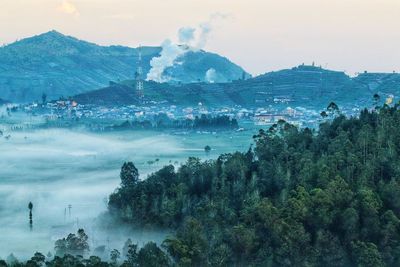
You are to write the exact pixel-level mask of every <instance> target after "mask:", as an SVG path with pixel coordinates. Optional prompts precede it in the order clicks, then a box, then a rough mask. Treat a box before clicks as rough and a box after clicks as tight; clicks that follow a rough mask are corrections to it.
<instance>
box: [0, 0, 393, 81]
mask: <svg viewBox="0 0 400 267" xmlns="http://www.w3.org/2000/svg"><path fill="white" fill-rule="evenodd" d="M215 14H219V16H218V18H217V19H214V20H213V23H212V25H213V30H212V32H211V35H210V38H209V40H208V42H207V44H206V45H205V47H204V49H205V50H207V51H211V52H216V53H219V54H221V55H223V56H226V57H228V58H229V59H231V60H232V61H233V62H235V63H237V64H239V65H241V66H242V67H243V68H245V69H246V70H247V71H249V72H250V73H252V74H260V73H264V72H267V71H272V70H279V69H282V68H290V67H293V66H296V65H299V64H301V63H303V62H305V63H306V64H311V63H312V62H315V63H316V64H318V65H322V66H323V67H328V68H330V69H336V70H345V71H347V73H348V74H350V75H354V73H355V72H361V71H364V70H368V71H381V72H391V71H394V70H395V71H397V72H400V0H0V44H2V43H10V42H13V41H15V40H16V39H21V38H24V37H28V36H32V35H36V34H40V33H43V32H47V31H49V30H52V29H55V30H57V31H60V32H62V33H64V34H67V35H72V36H75V37H78V38H80V39H84V40H87V41H91V42H94V43H98V44H102V45H110V44H120V45H127V46H133V47H136V46H138V45H139V44H142V45H151V46H156V45H160V44H161V43H162V42H163V40H165V39H166V38H170V39H172V40H176V32H177V31H178V29H179V28H181V27H188V26H191V27H196V26H198V25H200V24H202V23H205V22H207V21H209V20H210V18H211V17H216V15H215Z"/></svg>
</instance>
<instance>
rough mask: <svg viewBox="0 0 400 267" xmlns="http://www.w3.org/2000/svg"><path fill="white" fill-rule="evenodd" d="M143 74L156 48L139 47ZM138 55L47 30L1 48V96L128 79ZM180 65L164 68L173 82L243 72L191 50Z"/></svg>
mask: <svg viewBox="0 0 400 267" xmlns="http://www.w3.org/2000/svg"><path fill="white" fill-rule="evenodd" d="M141 50H142V56H143V70H144V72H145V73H147V72H148V71H149V69H150V60H151V59H152V58H153V57H155V56H158V55H159V53H160V51H161V48H160V47H142V48H141ZM137 56H138V51H137V49H135V48H129V47H124V46H100V45H96V44H94V43H90V42H86V41H82V40H79V39H77V38H74V37H71V36H66V35H63V34H62V33H59V32H57V31H54V30H53V31H49V32H47V33H43V34H40V35H36V36H33V37H30V38H25V39H22V40H20V41H17V42H15V43H12V44H9V45H7V46H5V47H1V48H0V97H2V98H4V99H9V100H11V101H14V102H27V101H34V100H39V99H41V96H42V94H43V93H45V94H46V95H47V97H48V99H56V98H59V97H61V96H64V97H68V96H72V95H76V94H79V93H83V92H88V91H91V90H95V89H96V88H99V87H104V86H106V85H107V84H108V83H109V81H119V80H127V79H132V78H133V77H134V72H135V69H136V65H135V64H136V61H137V60H136V59H137ZM179 61H180V62H181V63H180V64H179V65H176V66H173V67H172V68H170V69H166V71H167V72H168V75H169V76H171V77H172V78H173V80H174V81H175V82H182V83H186V82H191V81H198V80H199V81H203V80H204V79H205V74H206V70H208V69H209V68H213V69H215V70H216V71H217V72H218V73H219V74H220V76H219V77H220V80H225V81H230V80H235V79H238V78H240V77H241V76H242V73H243V69H242V68H241V67H239V66H237V65H235V64H233V63H232V62H230V61H229V60H228V59H226V58H224V57H221V56H219V55H217V54H213V53H208V52H205V51H197V52H189V53H186V54H185V55H184V56H183V57H182V58H179Z"/></svg>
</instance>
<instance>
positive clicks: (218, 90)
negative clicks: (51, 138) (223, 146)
mask: <svg viewBox="0 0 400 267" xmlns="http://www.w3.org/2000/svg"><path fill="white" fill-rule="evenodd" d="M145 87H146V92H145V94H146V97H147V98H148V99H150V100H153V101H159V102H165V103H167V104H174V105H197V104H198V103H203V104H205V105H208V106H221V105H230V106H233V105H241V106H244V107H257V106H259V107H268V105H271V104H276V103H282V102H284V103H285V105H289V106H305V107H316V108H318V109H320V108H323V107H326V106H327V105H328V104H329V102H331V101H335V102H337V103H338V104H340V105H346V104H351V105H352V106H353V105H357V104H361V105H363V106H364V107H365V106H368V105H369V104H370V102H371V100H372V96H373V95H374V94H375V93H378V94H381V95H382V97H385V96H387V95H389V94H393V95H395V96H399V95H400V75H399V74H393V73H386V74H385V73H380V74H376V73H365V74H361V75H359V76H357V77H355V78H351V77H349V76H348V75H346V74H345V73H344V72H341V71H332V70H326V69H323V68H321V67H316V66H307V65H300V66H297V67H294V68H292V69H285V70H280V71H274V72H269V73H266V74H263V75H260V76H257V77H254V78H251V79H247V80H241V81H240V80H239V81H234V82H232V83H214V84H208V83H191V84H183V85H171V84H156V83H146V84H145ZM74 98H75V99H76V100H77V101H78V102H80V103H82V104H97V105H111V106H112V105H127V104H128V105H129V104H136V103H137V98H136V96H135V95H134V83H133V81H124V82H121V83H120V85H114V86H110V87H105V88H102V89H99V90H95V91H92V92H88V93H83V94H79V95H77V96H75V97H74Z"/></svg>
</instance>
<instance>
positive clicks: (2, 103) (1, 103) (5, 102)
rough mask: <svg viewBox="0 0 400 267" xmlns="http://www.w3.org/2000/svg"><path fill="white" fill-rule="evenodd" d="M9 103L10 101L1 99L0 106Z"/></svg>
mask: <svg viewBox="0 0 400 267" xmlns="http://www.w3.org/2000/svg"><path fill="white" fill-rule="evenodd" d="M7 103H9V102H8V101H6V100H4V99H1V98H0V106H1V105H4V104H7Z"/></svg>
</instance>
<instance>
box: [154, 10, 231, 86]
mask: <svg viewBox="0 0 400 267" xmlns="http://www.w3.org/2000/svg"><path fill="white" fill-rule="evenodd" d="M225 17H226V16H225V15H221V14H219V13H218V14H213V15H212V16H211V17H210V19H209V21H207V22H205V23H202V24H200V25H198V26H197V27H196V28H192V27H183V28H180V29H179V30H178V41H179V42H180V45H178V44H176V43H173V42H172V41H171V40H170V39H167V40H165V41H164V42H163V44H162V51H161V54H160V56H158V57H154V58H152V60H151V61H150V66H151V69H150V71H149V73H148V74H147V78H146V80H148V81H149V80H151V81H155V82H160V83H162V82H168V81H170V80H171V77H169V76H167V75H165V74H164V71H165V70H166V69H167V68H169V67H172V66H174V64H175V61H176V60H177V59H178V58H179V57H181V56H183V55H184V54H185V53H186V52H188V51H196V50H200V49H203V48H204V47H205V45H206V44H207V41H208V39H209V38H210V34H211V32H212V29H213V25H214V22H215V21H216V20H217V19H224V18H225ZM214 71H215V70H214Z"/></svg>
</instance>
